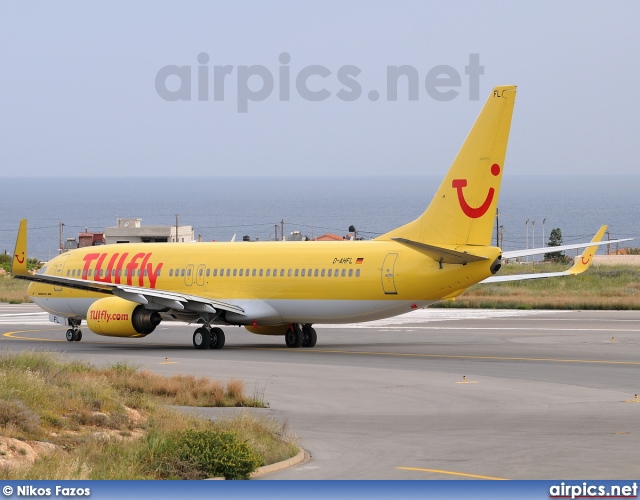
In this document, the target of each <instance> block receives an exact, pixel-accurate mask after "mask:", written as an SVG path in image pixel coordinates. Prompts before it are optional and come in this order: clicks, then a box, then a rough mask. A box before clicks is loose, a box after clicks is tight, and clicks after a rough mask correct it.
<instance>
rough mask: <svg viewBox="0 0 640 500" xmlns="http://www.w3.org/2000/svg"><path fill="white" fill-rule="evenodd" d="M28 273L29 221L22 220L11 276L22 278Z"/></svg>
mask: <svg viewBox="0 0 640 500" xmlns="http://www.w3.org/2000/svg"><path fill="white" fill-rule="evenodd" d="M27 272H28V271H27V219H22V220H21V221H20V229H18V237H17V238H16V247H15V249H14V251H13V263H12V264H11V274H13V275H14V276H20V275H25V274H27Z"/></svg>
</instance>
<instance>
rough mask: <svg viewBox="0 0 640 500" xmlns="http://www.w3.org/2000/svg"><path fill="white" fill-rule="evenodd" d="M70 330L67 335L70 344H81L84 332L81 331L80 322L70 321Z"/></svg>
mask: <svg viewBox="0 0 640 500" xmlns="http://www.w3.org/2000/svg"><path fill="white" fill-rule="evenodd" d="M69 326H70V327H71V328H69V329H68V330H67V333H66V335H65V337H66V339H67V340H68V341H69V342H74V341H75V342H80V341H81V340H82V332H81V331H80V322H74V321H73V320H69Z"/></svg>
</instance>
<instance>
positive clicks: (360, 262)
mask: <svg viewBox="0 0 640 500" xmlns="http://www.w3.org/2000/svg"><path fill="white" fill-rule="evenodd" d="M363 260H364V257H358V258H357V259H356V264H362V261H363Z"/></svg>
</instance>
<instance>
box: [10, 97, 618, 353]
mask: <svg viewBox="0 0 640 500" xmlns="http://www.w3.org/2000/svg"><path fill="white" fill-rule="evenodd" d="M515 95H516V87H515V86H501V87H496V88H494V89H493V91H492V92H491V95H490V96H489V98H488V100H487V102H486V104H485V106H484V107H483V109H482V111H481V113H480V115H479V117H478V119H477V120H476V123H475V125H474V126H473V128H472V129H471V132H470V133H469V135H468V137H467V139H466V140H465V142H464V144H463V145H462V148H461V150H460V152H459V153H458V155H457V157H456V158H455V160H454V162H453V164H452V166H451V168H450V169H449V172H448V173H447V175H446V177H445V179H444V181H443V182H442V184H441V185H440V188H439V189H438V191H437V193H436V195H435V196H434V198H433V200H432V201H431V204H430V205H429V206H428V208H427V209H426V211H425V212H424V213H423V214H422V215H421V216H420V217H418V218H417V219H416V220H414V221H413V222H410V223H408V224H406V225H404V226H402V227H399V228H397V229H394V230H393V231H391V232H389V233H387V234H384V235H382V236H380V237H378V238H376V239H374V240H371V241H356V242H286V243H283V242H254V243H243V244H239V243H194V244H184V243H141V244H120V245H107V246H100V247H87V248H80V249H77V250H73V251H70V252H67V253H63V254H61V255H59V256H58V257H56V258H54V259H52V260H51V261H50V262H49V263H48V264H47V265H46V266H45V267H43V268H42V269H41V270H40V271H39V272H38V274H35V275H31V274H30V273H28V272H27V267H26V259H27V224H26V220H23V221H22V222H21V223H20V229H19V231H18V237H17V240H16V248H15V252H14V259H13V267H12V273H13V275H14V277H15V278H18V279H25V280H30V281H32V282H33V283H31V284H30V286H29V290H28V294H29V296H30V297H31V299H32V300H33V301H34V302H35V303H36V304H37V305H39V306H40V307H41V308H42V309H44V310H45V311H48V312H49V313H50V316H49V318H50V320H51V321H53V322H54V323H59V324H64V325H66V326H69V327H70V328H69V330H67V333H66V338H67V340H69V341H78V340H80V339H81V338H82V332H81V331H80V328H79V327H80V325H81V322H82V321H83V320H86V323H87V326H88V327H89V329H90V330H91V331H93V332H94V333H96V334H98V335H106V336H113V337H144V336H146V335H148V334H150V333H151V332H153V330H154V329H155V327H156V326H157V325H158V324H159V323H160V322H161V321H184V322H189V323H198V324H199V326H198V328H197V329H196V330H195V332H194V334H193V345H194V346H195V347H196V348H197V349H206V348H211V349H221V348H222V347H223V346H224V343H225V335H224V332H223V330H222V329H221V328H219V326H216V325H236V326H244V327H246V329H247V330H249V331H250V332H252V333H256V334H261V335H283V336H284V337H285V342H286V345H287V346H289V347H301V346H302V347H313V346H314V345H315V344H316V340H317V334H316V331H315V329H314V328H313V326H312V325H314V324H322V323H354V322H361V321H371V320H375V319H380V318H386V317H390V316H395V315H399V314H403V313H406V312H410V311H412V310H414V309H418V308H424V307H427V306H429V305H430V304H433V303H434V302H438V301H441V300H445V299H452V298H455V297H456V296H458V295H459V294H461V293H462V292H463V291H464V290H465V289H467V288H468V287H469V286H471V285H473V284H476V283H480V282H495V281H507V280H511V279H531V278H544V277H550V276H564V275H572V274H578V273H580V272H583V271H584V270H585V269H586V268H587V267H588V265H589V263H590V256H591V255H593V253H595V250H596V247H597V245H599V244H604V243H611V242H602V241H601V240H602V235H603V234H604V230H605V227H603V228H601V229H600V231H599V232H598V234H597V235H596V236H595V237H594V239H593V241H592V242H591V243H584V244H579V245H565V246H561V247H554V249H553V250H554V251H561V250H566V249H571V248H584V247H589V248H587V249H586V250H585V253H584V254H583V257H582V261H581V262H579V263H578V264H576V265H575V266H573V267H572V268H571V269H569V270H567V271H563V272H559V273H543V274H526V275H519V276H516V277H513V276H504V277H501V276H494V275H495V274H496V272H497V271H498V270H499V269H500V266H501V264H502V262H503V259H505V258H515V257H517V256H525V255H534V254H536V253H538V254H540V253H545V252H549V248H541V249H529V250H525V251H521V252H502V250H501V249H500V248H497V247H494V246H491V244H490V240H491V236H492V228H493V220H494V214H495V212H496V206H497V203H498V195H499V192H500V182H501V179H502V175H503V172H504V159H505V154H506V149H507V139H508V136H509V129H510V125H511V116H512V112H513V105H514V102H515ZM616 241H626V240H616ZM585 259H586V260H585Z"/></svg>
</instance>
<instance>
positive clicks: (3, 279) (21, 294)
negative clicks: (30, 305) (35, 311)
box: [0, 275, 31, 304]
mask: <svg viewBox="0 0 640 500" xmlns="http://www.w3.org/2000/svg"><path fill="white" fill-rule="evenodd" d="M27 288H29V282H27V281H24V280H16V279H13V278H12V277H11V276H7V275H5V276H0V302H9V303H10V304H22V303H23V302H31V299H30V298H29V297H28V296H27Z"/></svg>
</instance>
